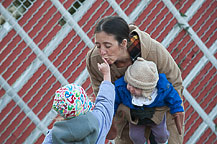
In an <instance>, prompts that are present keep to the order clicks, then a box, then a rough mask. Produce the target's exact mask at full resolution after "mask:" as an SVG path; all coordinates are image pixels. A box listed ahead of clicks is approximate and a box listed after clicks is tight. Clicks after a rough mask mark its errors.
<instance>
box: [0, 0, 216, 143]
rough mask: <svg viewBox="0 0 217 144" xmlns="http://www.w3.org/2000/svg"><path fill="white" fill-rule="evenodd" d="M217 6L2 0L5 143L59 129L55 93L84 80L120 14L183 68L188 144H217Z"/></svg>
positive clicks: (149, 0) (0, 124) (135, 0)
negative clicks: (109, 24) (103, 21)
mask: <svg viewBox="0 0 217 144" xmlns="http://www.w3.org/2000/svg"><path fill="white" fill-rule="evenodd" d="M216 9H217V1H216V0H206V1H205V0H194V1H191V0H185V1H180V0H162V1H161V0H158V1H157V0H116V1H115V0H91V1H88V0H47V1H42V0H2V1H1V3H0V14H1V16H0V24H1V25H0V74H1V75H0V113H1V115H0V143H28V144H29V143H41V142H42V141H43V139H44V135H45V134H46V131H47V130H48V129H49V128H51V127H52V124H53V118H55V117H56V113H55V112H54V111H52V110H51V104H52V99H53V96H54V92H55V90H56V89H57V88H59V87H60V86H61V85H64V84H67V83H71V82H77V83H79V84H82V86H83V87H84V88H85V89H86V91H87V93H88V94H89V95H90V96H94V95H93V93H92V89H91V84H90V80H89V78H88V73H87V70H86V68H85V66H86V64H85V56H86V53H87V51H88V50H89V49H90V48H92V47H93V46H94V39H93V31H94V26H95V24H96V23H97V21H98V20H99V19H100V18H102V17H104V16H107V15H120V16H122V17H123V18H124V19H125V20H126V21H127V22H128V23H135V24H136V25H138V26H139V27H140V29H142V30H144V31H146V32H148V33H149V34H150V35H151V37H152V38H155V39H156V40H158V41H159V42H161V43H162V44H163V45H164V46H165V47H166V48H167V50H168V51H169V52H170V53H171V55H172V56H173V58H174V59H175V61H176V62H177V64H178V65H179V67H180V69H181V70H182V77H183V80H184V82H183V84H184V86H185V90H184V97H185V99H184V105H185V109H186V121H185V123H186V127H185V130H186V131H185V137H184V143H189V144H192V143H207V144H210V143H213V144H214V143H217V132H216V123H217V105H216V103H217V86H216V81H217V75H216V74H217V71H216V68H217V61H216V57H217V54H216V51H217V32H216V30H217V22H216V20H217V12H216V11H217V10H216Z"/></svg>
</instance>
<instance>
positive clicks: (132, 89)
mask: <svg viewBox="0 0 217 144" xmlns="http://www.w3.org/2000/svg"><path fill="white" fill-rule="evenodd" d="M127 89H128V90H129V91H130V93H131V95H134V96H136V97H140V96H142V89H139V88H136V87H134V86H132V85H130V84H129V83H128V84H127Z"/></svg>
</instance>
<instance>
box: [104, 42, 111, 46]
mask: <svg viewBox="0 0 217 144" xmlns="http://www.w3.org/2000/svg"><path fill="white" fill-rule="evenodd" d="M103 44H110V45H112V43H110V42H103Z"/></svg>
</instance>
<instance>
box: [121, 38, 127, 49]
mask: <svg viewBox="0 0 217 144" xmlns="http://www.w3.org/2000/svg"><path fill="white" fill-rule="evenodd" d="M121 45H122V46H123V47H127V39H123V40H122V43H121Z"/></svg>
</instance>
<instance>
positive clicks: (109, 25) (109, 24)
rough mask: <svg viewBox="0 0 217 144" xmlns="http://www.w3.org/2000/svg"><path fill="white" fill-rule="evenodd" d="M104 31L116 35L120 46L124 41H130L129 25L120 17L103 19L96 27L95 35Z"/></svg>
mask: <svg viewBox="0 0 217 144" xmlns="http://www.w3.org/2000/svg"><path fill="white" fill-rule="evenodd" d="M102 31H103V32H105V33H107V34H112V35H114V36H115V39H116V40H117V41H118V43H119V44H120V43H122V41H123V39H127V41H129V33H130V29H129V25H128V24H127V22H126V21H125V20H124V19H123V18H121V17H119V16H108V17H105V18H103V19H101V20H100V21H99V22H98V24H97V25H96V28H95V31H94V34H96V33H99V32H102Z"/></svg>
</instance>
